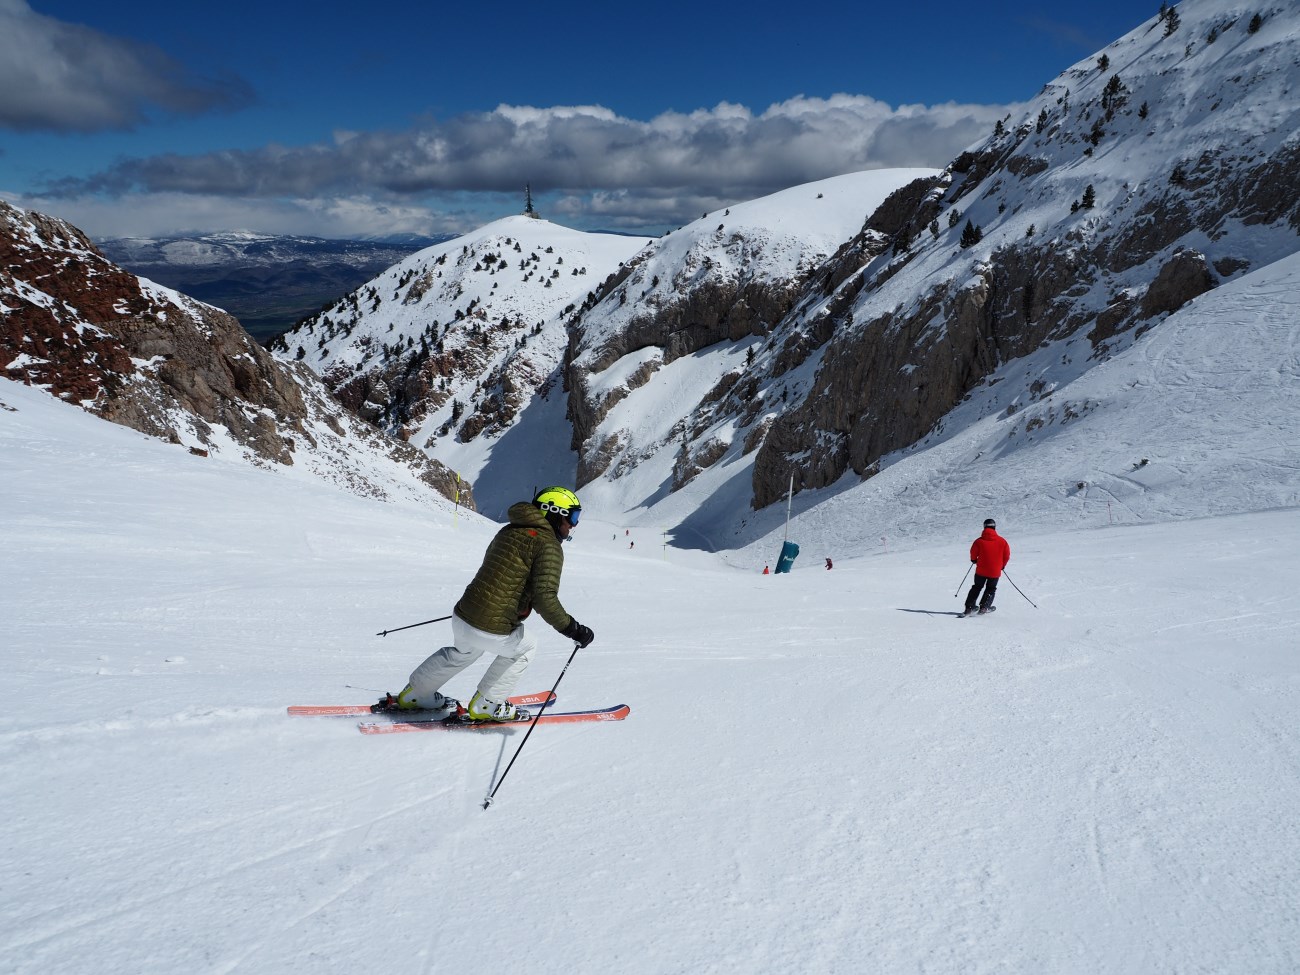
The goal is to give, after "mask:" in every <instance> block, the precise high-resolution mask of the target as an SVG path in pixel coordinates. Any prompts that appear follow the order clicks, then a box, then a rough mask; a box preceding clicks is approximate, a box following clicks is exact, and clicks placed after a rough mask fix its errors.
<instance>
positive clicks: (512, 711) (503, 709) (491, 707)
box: [463, 691, 532, 723]
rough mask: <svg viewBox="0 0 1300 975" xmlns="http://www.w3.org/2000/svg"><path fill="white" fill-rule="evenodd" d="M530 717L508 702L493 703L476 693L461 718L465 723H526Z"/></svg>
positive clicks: (521, 709)
mask: <svg viewBox="0 0 1300 975" xmlns="http://www.w3.org/2000/svg"><path fill="white" fill-rule="evenodd" d="M531 717H532V715H531V714H529V713H528V712H527V711H525V710H523V708H517V707H515V706H514V705H513V704H511V703H510V702H509V701H493V700H491V699H490V698H486V697H484V696H483V695H482V694H480V693H478V692H477V691H476V692H475V693H474V696H473V697H471V698H470V699H469V704H468V705H467V706H466V707H465V711H464V715H463V718H464V720H467V721H496V722H502V723H505V722H510V721H527V720H529V719H530V718H531Z"/></svg>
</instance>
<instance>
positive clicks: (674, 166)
mask: <svg viewBox="0 0 1300 975" xmlns="http://www.w3.org/2000/svg"><path fill="white" fill-rule="evenodd" d="M1006 111H1007V107H1006V106H996V105H958V104H953V103H949V104H944V105H933V106H922V105H908V106H902V107H899V108H891V107H890V106H889V105H887V104H885V103H884V102H881V101H878V100H877V99H874V98H870V97H867V96H864V95H835V96H833V97H831V98H825V99H822V98H804V97H797V98H792V99H790V100H788V101H785V102H781V103H779V104H775V105H772V106H771V107H769V108H768V109H767V110H766V111H764V112H762V113H761V114H755V113H754V112H752V111H751V110H749V109H748V108H745V107H744V106H740V105H734V104H729V103H724V104H721V105H718V106H717V107H715V108H713V109H702V110H699V111H696V112H692V113H690V114H683V113H676V112H668V113H664V114H662V115H659V116H656V117H655V118H653V119H650V120H649V121H641V120H637V119H630V118H624V117H622V116H619V115H617V114H615V113H613V112H611V111H609V110H608V109H605V108H602V107H600V106H561V107H554V108H535V107H531V106H516V105H501V106H499V107H498V108H496V109H495V110H494V111H491V112H482V113H475V114H466V115H460V116H457V117H454V118H451V119H448V120H446V121H437V120H432V119H430V120H425V121H423V122H421V123H420V124H418V125H415V126H413V127H412V128H410V129H408V130H405V131H401V132H361V133H358V132H348V133H345V134H340V135H338V136H336V138H335V139H334V140H333V141H331V142H329V143H321V144H316V145H309V146H298V147H285V146H266V147H263V148H260V149H256V150H251V151H238V150H229V151H222V152H211V153H205V154H201V155H190V156H182V155H175V154H169V155H160V156H153V157H149V158H142V159H128V160H124V161H122V162H120V163H117V164H115V165H114V166H112V167H111V168H109V169H107V170H104V171H103V172H100V173H98V174H95V175H93V176H91V177H88V178H84V179H74V180H68V181H64V182H63V183H60V184H58V185H56V186H53V187H50V190H51V191H52V192H57V193H63V194H74V195H76V194H85V193H107V194H123V193H133V192H146V193H156V192H175V193H201V194H213V195H225V196H232V197H246V196H265V197H276V196H310V195H316V194H322V193H362V192H366V193H380V194H393V195H397V196H405V195H411V194H421V193H436V192H447V191H453V190H455V191H470V192H476V191H477V192H492V191H496V192H511V193H514V192H517V191H518V189H519V188H521V187H522V186H523V184H524V183H525V182H528V183H531V184H532V186H533V189H534V191H535V192H556V193H566V194H588V193H601V192H610V193H613V192H619V191H631V192H637V193H644V192H652V191H653V192H661V193H666V192H681V191H687V190H688V191H689V192H691V193H694V194H703V195H706V196H707V195H715V196H717V197H719V198H727V199H731V200H736V199H744V198H749V197H753V196H759V195H762V194H764V193H768V192H772V191H775V190H777V189H782V188H784V187H787V186H793V185H795V184H798V183H805V182H810V181H812V180H817V179H823V178H825V177H827V176H834V175H839V174H841V173H847V172H855V171H858V170H863V169H877V168H884V167H895V166H937V167H941V166H944V165H946V164H947V163H948V161H949V160H951V159H952V158H953V157H954V156H955V155H956V154H957V153H958V152H960V151H961V150H962V149H963V148H965V147H966V146H967V145H969V144H970V143H972V142H974V141H976V140H977V139H978V138H980V137H982V136H984V135H987V134H988V132H989V131H990V130H991V128H992V126H993V124H994V122H995V121H996V119H998V118H1000V117H1002V116H1003V115H1005V114H1006Z"/></svg>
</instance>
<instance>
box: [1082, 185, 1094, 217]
mask: <svg viewBox="0 0 1300 975" xmlns="http://www.w3.org/2000/svg"><path fill="white" fill-rule="evenodd" d="M1080 205H1081V206H1082V207H1083V208H1084V209H1085V210H1091V209H1092V208H1093V207H1094V206H1096V205H1097V191H1096V190H1094V189H1093V188H1092V184H1091V183H1089V184H1088V185H1087V186H1086V187H1084V190H1083V202H1082V203H1081V204H1080Z"/></svg>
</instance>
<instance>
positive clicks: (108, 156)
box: [0, 0, 1194, 237]
mask: <svg viewBox="0 0 1300 975" xmlns="http://www.w3.org/2000/svg"><path fill="white" fill-rule="evenodd" d="M1187 2H1194V0H1187ZM1158 7H1159V4H1158V3H1150V4H1146V5H1141V4H1134V3H1132V2H1131V0H1094V2H1091V3H1087V4H1068V5H1066V4H1057V3H1045V2H1044V3H1025V2H1002V0H988V2H985V3H982V4H970V3H965V2H962V3H958V2H954V0H932V2H930V3H925V4H921V3H897V4H892V5H888V6H885V5H881V4H872V3H858V4H843V5H836V4H831V5H816V6H813V5H796V4H791V5H787V6H783V7H775V6H770V5H762V4H754V3H752V2H751V3H747V4H732V3H714V4H707V3H699V2H695V3H685V2H677V0H667V2H658V3H654V4H631V5H629V4H582V3H578V4H569V5H566V6H563V7H558V8H557V7H553V6H551V7H548V6H547V5H541V4H528V5H525V4H518V3H512V2H498V3H468V2H461V3H453V4H446V3H438V4H430V3H428V2H424V3H407V2H402V0H397V2H389V3H385V4H376V5H373V6H369V5H365V4H356V3H352V4H343V3H333V2H329V0H324V2H317V3H311V4H298V3H279V4H269V5H268V4H265V3H262V2H259V3H251V2H242V0H227V2H224V3H222V4H219V5H214V4H205V5H190V4H177V3H176V2H175V0H168V2H153V0H131V2H128V3H125V4H105V3H103V2H102V0H99V2H96V3H89V2H53V0H50V2H43V0H0V198H5V199H8V200H10V201H12V202H15V203H18V204H19V205H23V206H29V207H33V208H36V209H41V210H44V211H46V212H49V213H53V214H54V215H56V216H61V217H64V218H66V219H69V220H72V221H73V222H74V223H77V224H78V225H79V226H81V227H83V229H85V230H87V231H88V232H89V233H91V234H92V235H94V236H99V237H105V236H117V235H126V234H162V233H173V232H180V231H215V230H231V229H250V230H258V231H262V232H269V233H314V234H319V235H321V236H331V237H346V236H364V235H383V234H387V233H402V232H422V233H442V232H458V231H463V230H468V229H471V228H473V227H475V226H478V225H481V224H482V223H484V222H486V221H488V220H491V219H495V218H496V217H498V216H503V215H505V214H508V213H514V212H517V211H518V210H519V209H520V201H521V198H522V191H523V185H524V183H525V182H531V184H532V185H533V188H534V192H535V195H536V197H537V200H538V203H539V205H540V208H541V209H542V210H543V213H544V215H546V216H548V217H550V218H551V219H554V220H556V221H557V222H559V223H564V224H566V225H568V226H572V227H577V228H580V229H620V230H626V231H632V232H639V233H647V234H655V233H661V232H663V231H664V230H667V229H671V228H672V227H674V226H680V225H681V224H682V223H684V222H686V221H688V220H691V219H694V218H695V217H698V216H699V214H700V213H701V212H704V211H707V210H712V209H716V208H718V207H720V206H725V205H727V204H729V203H734V202H738V201H740V200H744V199H751V198H753V197H756V196H761V195H764V194H766V193H770V192H774V191H776V190H778V189H782V188H784V187H786V186H790V185H794V184H796V183H802V182H808V181H810V180H814V179H820V178H824V177H827V176H832V175H837V174H839V173H842V172H851V171H855V170H861V169H873V168H879V167H882V166H934V167H936V168H939V167H942V166H944V165H946V164H947V162H948V161H949V160H950V159H951V158H952V157H953V156H954V155H956V153H957V152H959V151H960V150H961V149H962V148H963V147H965V146H966V145H969V144H970V143H972V142H974V141H976V140H977V139H979V138H981V137H982V136H984V135H985V134H987V133H988V131H990V130H991V128H992V126H993V124H994V122H995V121H996V120H997V119H998V118H1000V117H1003V116H1004V115H1006V113H1007V112H1008V111H1010V110H1012V109H1013V108H1014V106H1015V104H1016V103H1017V102H1020V101H1023V100H1025V99H1027V98H1029V97H1031V96H1032V95H1034V94H1035V93H1036V92H1037V91H1038V90H1039V89H1040V88H1041V87H1042V86H1043V85H1044V84H1046V83H1047V82H1048V81H1050V80H1051V79H1052V78H1054V77H1055V76H1056V75H1057V74H1059V73H1060V72H1061V71H1063V70H1064V69H1066V68H1067V67H1069V66H1070V65H1072V64H1074V63H1075V62H1076V61H1079V60H1081V59H1083V58H1085V57H1088V56H1089V55H1091V54H1092V53H1093V52H1095V51H1097V50H1098V49H1100V48H1102V47H1104V46H1105V45H1107V44H1109V43H1110V42H1111V41H1112V40H1114V39H1116V38H1117V37H1119V36H1120V35H1122V34H1124V33H1127V32H1128V31H1129V30H1132V29H1133V28H1134V27H1136V26H1138V25H1139V24H1140V23H1142V22H1143V21H1145V20H1146V19H1149V18H1150V17H1152V16H1154V15H1155V13H1156V12H1157V9H1158Z"/></svg>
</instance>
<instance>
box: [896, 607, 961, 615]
mask: <svg viewBox="0 0 1300 975" xmlns="http://www.w3.org/2000/svg"><path fill="white" fill-rule="evenodd" d="M897 609H898V611H899V612H900V613H924V614H925V615H926V616H960V615H961V613H959V612H957V611H956V610H952V611H946V610H942V609H907V608H905V607H903V606H899V607H897Z"/></svg>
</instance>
